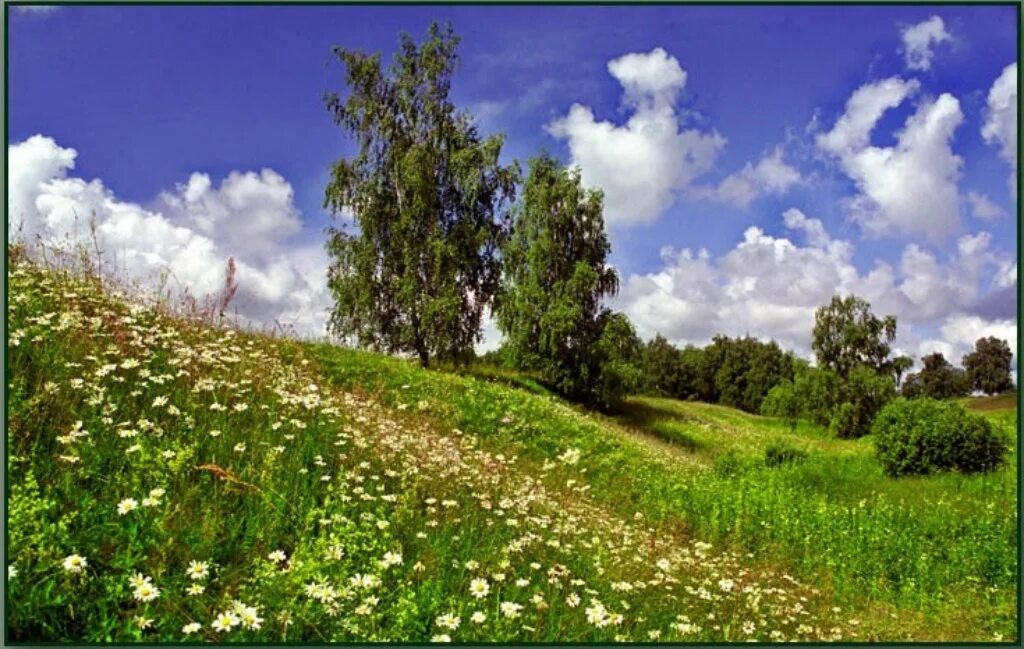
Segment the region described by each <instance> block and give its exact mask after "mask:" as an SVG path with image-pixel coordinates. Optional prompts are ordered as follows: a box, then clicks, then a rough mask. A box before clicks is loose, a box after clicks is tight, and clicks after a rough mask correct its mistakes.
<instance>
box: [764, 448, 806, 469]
mask: <svg viewBox="0 0 1024 649" xmlns="http://www.w3.org/2000/svg"><path fill="white" fill-rule="evenodd" d="M806 458H807V451H805V450H803V449H800V448H797V447H796V446H793V445H792V444H789V443H786V442H772V443H771V444H769V445H768V446H767V447H765V449H764V465H765V466H767V467H779V466H782V465H783V464H789V463H792V462H800V461H802V460H804V459H806Z"/></svg>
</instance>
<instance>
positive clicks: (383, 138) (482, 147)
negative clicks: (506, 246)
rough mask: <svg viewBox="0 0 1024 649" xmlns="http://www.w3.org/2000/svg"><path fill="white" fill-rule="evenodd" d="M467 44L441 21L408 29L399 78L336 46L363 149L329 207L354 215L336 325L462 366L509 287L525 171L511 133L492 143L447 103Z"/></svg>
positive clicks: (337, 173)
mask: <svg viewBox="0 0 1024 649" xmlns="http://www.w3.org/2000/svg"><path fill="white" fill-rule="evenodd" d="M458 42H459V39H458V38H457V37H456V36H455V35H454V33H453V32H452V30H451V27H450V26H446V27H445V28H444V29H442V28H440V27H438V25H436V24H433V25H431V26H430V29H429V32H428V35H427V39H426V40H425V41H424V42H423V43H422V44H420V45H417V44H416V43H415V42H414V41H413V40H412V38H411V37H409V36H408V35H405V34H403V35H402V37H401V43H400V47H399V52H398V54H397V55H396V57H395V62H394V64H393V65H392V66H391V69H390V71H389V72H388V73H386V72H385V71H383V70H382V69H381V65H380V55H379V54H373V55H371V54H364V53H362V52H359V51H356V50H346V49H343V48H335V50H334V52H335V54H336V55H337V56H338V58H339V59H340V60H341V61H342V62H343V63H344V65H345V74H346V81H347V85H348V87H349V94H348V97H347V98H346V99H344V100H342V98H341V97H340V96H339V95H338V94H337V93H333V94H329V95H327V97H326V103H327V108H328V110H329V111H330V112H331V114H332V115H333V117H334V121H335V122H336V123H337V124H338V125H340V126H341V127H342V128H343V129H344V130H345V131H346V132H347V133H348V134H349V135H351V136H352V137H353V139H354V140H355V143H356V145H357V147H358V153H356V155H355V156H354V157H351V158H342V159H340V160H338V161H337V162H336V163H335V164H334V167H333V169H332V171H331V179H330V182H329V184H328V185H327V190H326V197H325V200H324V205H325V207H327V208H328V209H330V210H331V212H332V213H333V214H335V215H339V214H340V215H351V216H352V218H353V219H354V224H355V225H356V226H357V228H358V232H357V233H355V234H349V233H346V232H344V231H342V230H338V229H335V228H331V229H330V230H329V240H328V242H327V250H328V252H329V254H330V256H331V258H332V260H331V265H330V269H329V271H328V286H329V288H330V289H331V292H332V294H333V295H334V299H335V306H334V310H333V312H332V314H331V319H330V327H331V330H332V331H333V332H334V333H335V334H337V335H339V336H342V337H347V338H354V339H355V340H356V341H357V342H358V343H359V344H361V345H365V346H369V347H372V348H375V349H382V350H386V351H388V352H411V353H413V354H415V355H416V356H417V357H418V358H419V360H420V363H421V364H423V365H426V364H427V362H428V360H429V359H430V357H431V356H439V357H441V358H442V359H444V360H450V361H455V362H462V361H465V360H467V359H468V358H469V357H471V355H472V350H473V344H474V343H475V342H477V341H478V340H479V339H480V320H481V317H482V314H483V312H484V309H485V308H487V307H488V306H489V304H490V302H491V298H492V296H493V294H494V292H495V290H496V289H497V287H498V282H499V276H500V269H501V266H500V260H499V258H498V254H497V253H498V247H499V245H500V243H501V241H502V238H503V234H504V232H505V228H506V211H505V208H506V207H507V204H508V202H509V201H511V200H512V198H513V194H514V191H515V183H516V178H517V172H516V169H515V168H514V167H502V166H501V165H500V164H499V163H498V159H499V156H500V154H501V147H502V138H501V137H500V136H494V137H490V138H486V139H483V138H481V137H480V135H479V134H478V133H477V130H476V127H475V126H474V125H473V121H472V119H471V117H470V116H469V115H468V114H467V113H465V112H463V111H459V110H457V109H456V107H455V106H454V105H453V104H452V102H451V101H450V100H449V99H448V92H449V88H450V86H451V79H452V74H453V72H454V71H455V68H456V65H457V63H458V57H457V55H456V48H457V46H458Z"/></svg>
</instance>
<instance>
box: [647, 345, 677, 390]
mask: <svg viewBox="0 0 1024 649" xmlns="http://www.w3.org/2000/svg"><path fill="white" fill-rule="evenodd" d="M642 368H643V373H644V376H643V387H644V389H645V390H646V391H648V392H650V393H652V394H657V395H660V396H664V397H678V396H680V394H681V392H682V386H681V382H682V380H683V378H684V377H683V367H682V355H681V354H680V353H679V350H678V349H676V348H675V346H673V345H672V343H670V342H669V341H668V340H667V339H666V338H665V337H664V336H662V335H661V334H658V335H657V336H655V337H654V338H652V339H651V340H650V341H648V343H647V344H646V345H645V346H644V350H643V363H642Z"/></svg>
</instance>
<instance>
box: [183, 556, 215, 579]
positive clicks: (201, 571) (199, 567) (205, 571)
mask: <svg viewBox="0 0 1024 649" xmlns="http://www.w3.org/2000/svg"><path fill="white" fill-rule="evenodd" d="M209 574H210V566H209V564H207V563H206V562H205V561H190V562H189V564H188V578H189V579H192V580H199V579H206V577H207V576H208V575H209Z"/></svg>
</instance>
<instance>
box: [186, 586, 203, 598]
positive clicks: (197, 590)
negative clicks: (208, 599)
mask: <svg viewBox="0 0 1024 649" xmlns="http://www.w3.org/2000/svg"><path fill="white" fill-rule="evenodd" d="M205 592H206V586H203V585H202V584H189V587H188V588H186V589H185V593H186V594H187V595H188V596H189V597H194V596H196V595H202V594H203V593H205Z"/></svg>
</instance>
